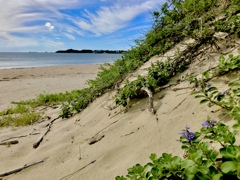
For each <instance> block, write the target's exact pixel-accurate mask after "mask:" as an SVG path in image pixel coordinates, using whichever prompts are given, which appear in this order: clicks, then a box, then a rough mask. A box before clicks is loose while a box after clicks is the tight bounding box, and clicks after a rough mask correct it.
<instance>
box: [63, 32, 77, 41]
mask: <svg viewBox="0 0 240 180" xmlns="http://www.w3.org/2000/svg"><path fill="white" fill-rule="evenodd" d="M64 35H65V36H66V37H68V38H69V39H71V40H75V39H76V38H75V37H74V36H73V35H71V34H68V33H64Z"/></svg>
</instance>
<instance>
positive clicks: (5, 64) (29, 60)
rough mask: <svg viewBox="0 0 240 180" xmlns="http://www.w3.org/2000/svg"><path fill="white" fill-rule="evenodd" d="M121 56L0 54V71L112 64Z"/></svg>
mask: <svg viewBox="0 0 240 180" xmlns="http://www.w3.org/2000/svg"><path fill="white" fill-rule="evenodd" d="M121 57H122V54H107V53H103V54H94V53H35V52H29V53H27V52H14V53H12V52H11V53H9V52H0V69H12V68H30V67H43V66H63V65H75V64H78V65H80V64H103V63H113V62H114V61H115V60H117V59H121Z"/></svg>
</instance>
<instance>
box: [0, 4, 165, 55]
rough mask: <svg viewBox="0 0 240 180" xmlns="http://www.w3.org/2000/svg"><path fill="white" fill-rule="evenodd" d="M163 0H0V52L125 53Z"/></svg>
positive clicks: (141, 33) (150, 22)
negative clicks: (112, 51)
mask: <svg viewBox="0 0 240 180" xmlns="http://www.w3.org/2000/svg"><path fill="white" fill-rule="evenodd" d="M164 1H165V0H0V4H1V7H0V51H1V52H24V51H26V52H28V51H38V52H41V51H43V52H44V51H48V52H53V51H56V50H59V49H70V48H72V49H93V50H94V49H110V50H117V49H123V50H127V49H129V48H130V47H131V46H132V45H134V43H133V41H134V39H137V38H139V37H141V36H143V35H144V33H145V32H146V31H147V30H148V29H149V27H150V26H151V24H152V23H153V19H152V15H151V12H153V11H155V10H159V8H160V6H161V4H163V2H164Z"/></svg>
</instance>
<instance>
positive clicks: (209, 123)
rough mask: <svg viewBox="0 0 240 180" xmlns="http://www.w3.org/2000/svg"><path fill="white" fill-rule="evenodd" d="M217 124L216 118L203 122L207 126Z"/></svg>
mask: <svg viewBox="0 0 240 180" xmlns="http://www.w3.org/2000/svg"><path fill="white" fill-rule="evenodd" d="M216 124H217V121H216V120H212V121H209V120H208V121H205V122H204V123H202V127H207V128H211V127H213V126H215V125H216Z"/></svg>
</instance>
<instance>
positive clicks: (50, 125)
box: [33, 116, 60, 149]
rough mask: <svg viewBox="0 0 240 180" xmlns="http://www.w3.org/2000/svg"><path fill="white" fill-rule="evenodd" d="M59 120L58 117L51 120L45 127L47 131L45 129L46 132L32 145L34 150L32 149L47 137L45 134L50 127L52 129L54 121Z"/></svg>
mask: <svg viewBox="0 0 240 180" xmlns="http://www.w3.org/2000/svg"><path fill="white" fill-rule="evenodd" d="M59 118H60V116H59V117H57V118H55V119H53V120H52V121H51V122H50V123H49V124H47V125H46V127H47V126H48V129H47V131H46V132H45V133H44V134H43V135H42V136H41V137H40V138H39V139H38V140H37V142H35V143H34V144H33V148H34V149H36V148H37V147H38V146H39V145H40V143H41V142H42V140H43V138H44V137H45V136H46V135H47V133H48V132H49V131H50V130H51V127H52V124H53V123H54V121H56V120H57V119H59Z"/></svg>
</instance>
